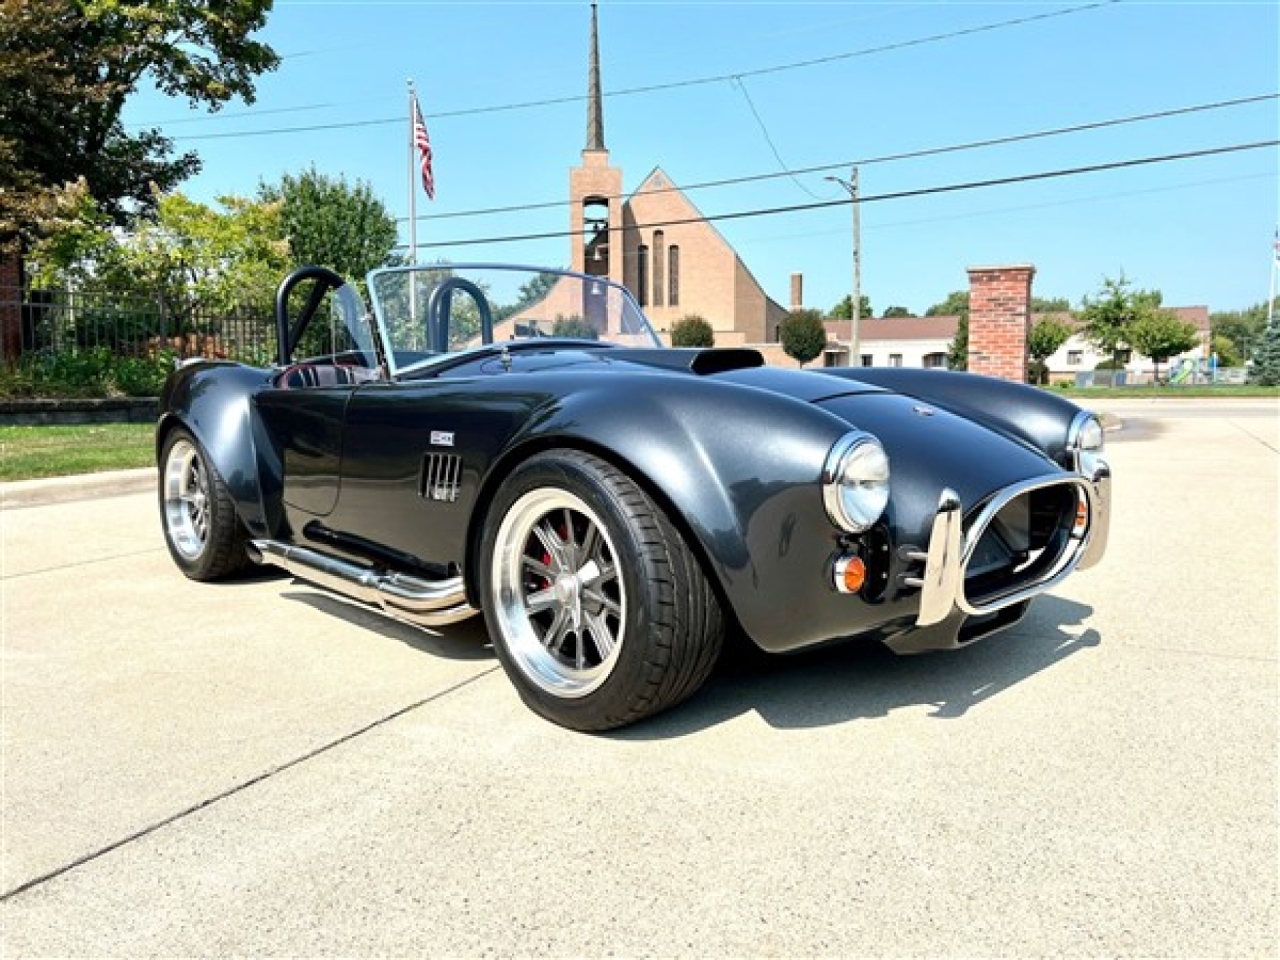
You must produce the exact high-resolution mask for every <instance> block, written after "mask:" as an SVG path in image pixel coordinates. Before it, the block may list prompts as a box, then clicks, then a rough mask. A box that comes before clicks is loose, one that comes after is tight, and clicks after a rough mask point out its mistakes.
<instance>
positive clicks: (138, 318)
mask: <svg viewBox="0 0 1280 960" xmlns="http://www.w3.org/2000/svg"><path fill="white" fill-rule="evenodd" d="M0 317H5V318H7V319H8V321H9V323H13V322H14V321H15V320H16V324H17V327H18V331H17V333H16V335H15V334H14V332H13V331H12V330H10V331H9V332H8V334H7V335H6V336H5V337H4V338H3V342H2V343H0V351H2V352H3V353H4V354H5V356H3V357H0V359H3V360H6V361H8V360H14V359H17V357H14V356H10V355H9V354H12V353H13V352H14V351H15V350H16V352H17V353H18V355H19V356H24V355H40V356H57V355H59V354H68V353H78V352H81V351H84V350H91V349H95V348H106V349H108V350H110V351H111V352H112V353H114V354H117V355H119V356H155V355H158V354H161V353H171V354H173V355H175V356H177V357H180V358H187V357H206V358H209V359H224V358H225V359H231V360H243V361H246V362H250V363H263V362H265V361H267V360H268V359H269V358H271V357H272V356H273V355H274V353H275V325H274V321H273V319H272V317H271V315H270V312H269V311H252V310H240V311H234V312H230V313H217V314H211V313H207V312H203V311H198V310H193V311H182V312H179V311H175V310H173V309H171V308H168V307H166V305H165V303H164V302H163V301H162V300H161V299H160V298H158V297H157V298H154V299H148V298H127V297H121V296H119V295H117V294H113V293H106V292H102V291H88V290H32V289H20V288H14V287H0Z"/></svg>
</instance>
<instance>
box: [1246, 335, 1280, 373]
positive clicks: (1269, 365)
mask: <svg viewBox="0 0 1280 960" xmlns="http://www.w3.org/2000/svg"><path fill="white" fill-rule="evenodd" d="M1249 382H1250V383H1256V384H1258V385H1259V386H1263V387H1277V386H1280V320H1273V321H1272V323H1271V326H1269V327H1267V329H1266V330H1265V331H1264V332H1263V334H1262V342H1261V343H1260V344H1259V345H1258V350H1257V352H1256V353H1254V355H1253V367H1252V368H1251V369H1250V371H1249Z"/></svg>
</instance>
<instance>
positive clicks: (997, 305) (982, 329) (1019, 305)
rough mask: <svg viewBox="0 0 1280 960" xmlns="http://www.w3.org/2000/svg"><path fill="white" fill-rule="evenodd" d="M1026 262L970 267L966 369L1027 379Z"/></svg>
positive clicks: (1028, 278) (1029, 271)
mask: <svg viewBox="0 0 1280 960" xmlns="http://www.w3.org/2000/svg"><path fill="white" fill-rule="evenodd" d="M1035 272H1036V268H1035V267H1033V266H1032V265H1031V264H1029V263H1024V264H1014V265H1011V266H1007V267H970V268H969V372H970V373H981V374H986V375H987V376H989V377H1000V378H1001V379H1003V380H1016V381H1017V382H1018V383H1026V382H1027V334H1028V333H1029V332H1030V329H1031V278H1032V277H1033V276H1035Z"/></svg>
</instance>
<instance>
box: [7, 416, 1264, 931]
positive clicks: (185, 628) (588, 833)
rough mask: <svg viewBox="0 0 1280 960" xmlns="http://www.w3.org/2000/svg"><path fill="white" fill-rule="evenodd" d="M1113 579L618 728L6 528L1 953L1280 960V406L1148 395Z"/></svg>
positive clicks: (296, 594)
mask: <svg viewBox="0 0 1280 960" xmlns="http://www.w3.org/2000/svg"><path fill="white" fill-rule="evenodd" d="M1116 406H1118V407H1119V408H1120V410H1119V412H1120V413H1121V414H1122V415H1123V417H1124V420H1125V429H1124V430H1122V431H1120V432H1119V433H1117V434H1114V435H1113V436H1112V440H1111V456H1112V460H1113V463H1114V466H1115V469H1116V473H1117V486H1116V524H1115V528H1114V531H1113V538H1112V544H1111V550H1110V553H1109V555H1108V557H1107V560H1106V562H1105V563H1104V564H1103V565H1102V566H1100V567H1098V568H1096V569H1095V570H1092V571H1089V572H1087V573H1085V574H1081V575H1078V576H1076V577H1075V578H1073V579H1071V580H1070V581H1068V583H1067V584H1065V585H1064V587H1063V588H1062V589H1060V590H1059V591H1058V592H1057V593H1055V594H1054V595H1052V596H1049V597H1045V598H1041V599H1040V600H1039V601H1037V603H1036V604H1035V606H1034V607H1033V611H1032V614H1031V616H1030V617H1029V618H1028V619H1027V620H1026V621H1024V622H1023V623H1022V624H1021V625H1020V626H1019V627H1017V628H1016V629H1015V630H1013V631H1010V632H1008V633H1006V634H1003V635H1001V636H999V637H996V638H992V639H991V640H988V641H985V642H983V643H981V644H979V645H977V646H975V647H973V648H970V649H968V650H964V651H960V652H958V653H955V654H950V655H934V656H926V657H919V658H913V659H896V658H893V657H891V656H888V655H885V654H881V653H879V652H875V651H866V650H860V649H856V648H842V649H838V650H827V651H822V652H818V653H814V654H810V655H805V656H800V657H794V658H790V659H787V660H782V661H774V662H771V663H769V664H767V665H761V664H759V663H756V662H752V661H747V662H743V663H738V664H735V665H731V666H729V667H727V668H722V669H721V670H720V671H719V672H718V673H717V675H716V676H715V677H714V678H713V679H712V681H711V683H710V684H709V685H708V687H707V688H706V689H705V690H704V692H703V693H702V694H701V695H700V696H699V697H698V698H697V699H696V700H695V701H693V702H692V703H690V704H688V705H686V706H684V707H682V708H680V709H678V710H677V711H675V712H673V713H670V714H667V715H664V716H663V717H660V718H658V719H656V720H654V721H652V722H649V723H646V724H643V725H641V726H638V727H635V728H633V729H630V730H627V731H623V732H621V733H618V734H615V735H611V736H604V737H587V736H581V735H577V734H572V733H568V732H566V731H563V730H560V729H558V728H556V727H554V726H551V725H549V724H547V723H545V722H543V721H541V720H539V719H537V718H536V717H535V716H534V715H533V714H531V713H530V712H528V711H527V710H526V709H524V708H523V707H522V705H521V704H520V703H519V701H518V699H517V698H516V696H515V694H514V693H513V691H512V689H511V687H510V686H509V685H508V684H507V682H506V680H505V678H504V677H503V675H502V673H501V671H500V670H499V669H498V668H497V666H496V663H495V661H494V659H493V657H492V654H491V651H490V650H489V648H488V647H487V645H486V640H485V637H484V634H483V630H482V628H481V627H479V626H478V625H464V626H463V627H460V628H457V629H450V630H448V631H444V632H440V633H429V632H424V631H421V630H415V629H413V628H410V627H407V626H402V625H400V624H398V623H395V622H393V621H389V620H386V619H384V618H382V617H380V616H378V615H376V614H373V613H370V612H367V611H365V610H363V609H361V608H358V607H355V606H352V605H350V604H347V603H345V602H343V601H340V600H337V599H333V598H331V597H328V596H326V595H324V594H321V593H319V592H317V591H315V590H313V589H310V588H308V587H306V586H305V585H303V584H301V583H299V582H296V581H293V580H290V579H288V578H286V577H274V576H271V577H263V578H261V579H258V580H254V581H249V582H243V583H238V584H234V585H227V586H203V585H197V584H193V583H189V582H187V581H186V580H184V579H183V578H182V577H181V576H180V575H179V574H178V573H177V572H176V570H175V569H174V568H173V566H172V564H171V563H170V561H169V559H168V556H167V554H166V553H165V551H164V549H163V547H162V545H161V541H160V534H159V530H158V525H157V519H156V516H155V507H154V503H153V499H152V497H151V496H150V495H149V494H140V493H135V494H130V495H120V496H109V497H102V498H98V499H90V500H77V501H74V502H69V503H61V504H55V505H47V506H27V507H22V508H13V507H11V508H9V509H5V510H3V511H0V526H2V528H3V530H2V538H3V539H2V547H3V571H2V573H3V579H2V580H0V587H2V589H3V596H2V601H0V602H2V608H0V613H2V615H3V639H4V646H3V659H2V660H0V666H2V668H3V677H2V678H0V679H2V688H0V690H2V693H3V731H2V732H3V750H4V753H3V851H2V852H3V857H2V863H0V868H2V869H0V891H3V893H0V900H2V902H0V920H2V922H3V943H0V948H3V953H4V955H5V956H19V955H48V954H59V955H68V954H71V955H178V954H182V955H192V954H198V955H227V954H287V955H294V956H302V955H307V956H311V955H336V954H343V955H372V954H378V955H387V954H401V955H404V954H419V955H438V954H449V955H485V954H497V955H511V954H522V955H600V954H610V953H612V954H629V955H634V954H648V955H700V956H713V955H730V954H733V955H788V956H794V955H816V954H823V955H885V954H899V955H900V954H914V955H923V954H929V955H950V956H955V955H966V956H972V955H995V954H1015V953H1016V954H1064V953H1065V954H1093V955H1096V954H1113V955H1114V954H1128V955H1135V954H1142V955H1177V956H1189V955H1201V956H1271V955H1274V953H1275V949H1276V942H1277V940H1276V938H1277V933H1278V931H1277V874H1276V863H1277V809H1276V795H1277V793H1276V787H1277V782H1276V745H1277V710H1276V703H1277V669H1276V646H1277V593H1276V591H1277V552H1276V551H1277V489H1278V488H1277V462H1278V460H1280V457H1278V455H1277V449H1280V438H1278V437H1277V420H1276V404H1275V403H1236V404H1229V405H1222V404H1214V405H1213V406H1211V407H1210V406H1207V405H1205V404H1194V403H1193V404H1173V405H1159V406H1156V405H1152V404H1129V405H1124V404H1119V405H1116Z"/></svg>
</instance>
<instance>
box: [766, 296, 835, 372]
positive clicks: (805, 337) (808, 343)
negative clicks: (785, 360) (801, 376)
mask: <svg viewBox="0 0 1280 960" xmlns="http://www.w3.org/2000/svg"><path fill="white" fill-rule="evenodd" d="M778 339H779V340H781V341H782V349H783V350H784V351H785V352H786V354H787V356H789V357H791V359H793V360H795V361H796V362H797V363H799V364H800V366H802V367H803V366H804V365H805V364H806V363H808V362H809V361H810V360H813V359H816V358H817V356H818V355H819V354H820V353H822V349H823V348H824V347H825V346H826V345H827V331H826V328H825V327H824V326H823V325H822V315H821V314H820V313H818V311H817V310H792V311H791V312H790V313H788V314H787V316H786V319H784V320H783V321H782V328H781V330H779V338H778Z"/></svg>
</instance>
